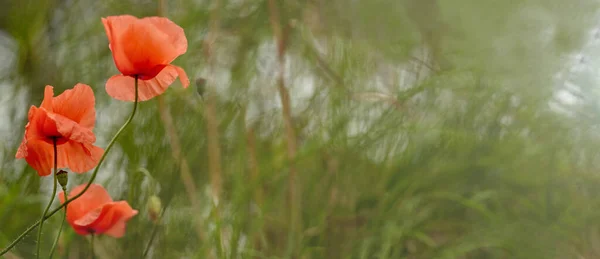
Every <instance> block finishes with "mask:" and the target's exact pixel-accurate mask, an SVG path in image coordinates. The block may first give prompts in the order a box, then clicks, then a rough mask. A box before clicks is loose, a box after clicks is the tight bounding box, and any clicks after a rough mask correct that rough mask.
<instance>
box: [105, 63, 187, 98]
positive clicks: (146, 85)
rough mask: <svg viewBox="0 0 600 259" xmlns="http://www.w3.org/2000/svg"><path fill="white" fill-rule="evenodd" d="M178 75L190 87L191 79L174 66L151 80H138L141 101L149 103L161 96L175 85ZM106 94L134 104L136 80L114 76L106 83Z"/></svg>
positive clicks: (167, 67) (165, 69)
mask: <svg viewBox="0 0 600 259" xmlns="http://www.w3.org/2000/svg"><path fill="white" fill-rule="evenodd" d="M178 75H183V77H182V78H181V79H180V80H181V82H182V83H184V82H187V83H188V85H189V79H188V78H187V75H186V74H185V72H184V71H183V69H181V68H179V67H176V66H172V65H169V66H166V67H165V68H164V69H163V70H162V71H161V72H160V73H159V74H158V75H157V76H156V77H154V78H152V79H150V80H138V98H139V101H147V100H150V99H152V98H154V97H156V96H158V95H161V94H162V93H164V92H165V91H166V90H167V88H169V86H170V85H171V84H173V82H174V81H175V80H176V79H177V76H178ZM184 85H185V84H184ZM106 92H107V93H108V95H110V96H111V97H112V98H115V99H117V100H121V101H129V102H133V101H134V100H135V79H134V78H133V77H130V76H124V75H116V76H113V77H111V78H109V79H108V81H107V82H106Z"/></svg>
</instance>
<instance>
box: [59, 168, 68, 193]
mask: <svg viewBox="0 0 600 259" xmlns="http://www.w3.org/2000/svg"><path fill="white" fill-rule="evenodd" d="M56 179H58V183H59V184H60V186H62V187H63V189H65V188H67V183H69V175H67V171H65V170H60V171H58V173H56Z"/></svg>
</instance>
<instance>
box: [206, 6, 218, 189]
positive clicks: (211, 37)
mask: <svg viewBox="0 0 600 259" xmlns="http://www.w3.org/2000/svg"><path fill="white" fill-rule="evenodd" d="M219 8H220V1H219V0H214V1H213V5H212V7H211V10H210V17H209V21H210V22H209V31H208V35H207V36H206V38H205V39H204V42H203V48H204V57H205V58H206V61H207V67H208V70H209V73H208V76H207V78H206V79H207V80H206V89H205V90H206V94H205V95H204V98H205V107H204V117H205V118H206V134H207V139H208V168H209V171H210V181H211V190H212V192H213V199H217V200H218V198H219V197H220V194H221V189H222V170H221V147H220V144H219V137H220V136H219V121H218V119H217V100H216V94H215V92H214V85H215V80H214V75H215V64H214V49H213V44H214V42H215V41H216V40H217V35H218V33H219V17H218V13H219Z"/></svg>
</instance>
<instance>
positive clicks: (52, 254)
mask: <svg viewBox="0 0 600 259" xmlns="http://www.w3.org/2000/svg"><path fill="white" fill-rule="evenodd" d="M62 190H63V193H64V194H65V201H66V200H67V199H68V196H67V188H66V187H63V188H62ZM66 219H67V207H65V214H63V218H62V222H60V228H59V229H58V235H56V239H54V243H53V244H52V248H50V255H49V256H48V258H49V259H52V256H54V250H55V249H56V246H57V245H58V240H59V239H60V234H61V233H62V229H63V226H64V225H65V220H66Z"/></svg>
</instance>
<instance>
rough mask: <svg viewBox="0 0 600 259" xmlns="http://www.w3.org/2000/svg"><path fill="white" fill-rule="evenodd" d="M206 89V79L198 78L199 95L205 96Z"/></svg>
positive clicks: (197, 88) (197, 89)
mask: <svg viewBox="0 0 600 259" xmlns="http://www.w3.org/2000/svg"><path fill="white" fill-rule="evenodd" d="M205 88H206V79H204V78H202V77H198V79H196V91H198V94H199V95H200V97H203V96H204V90H205Z"/></svg>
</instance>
